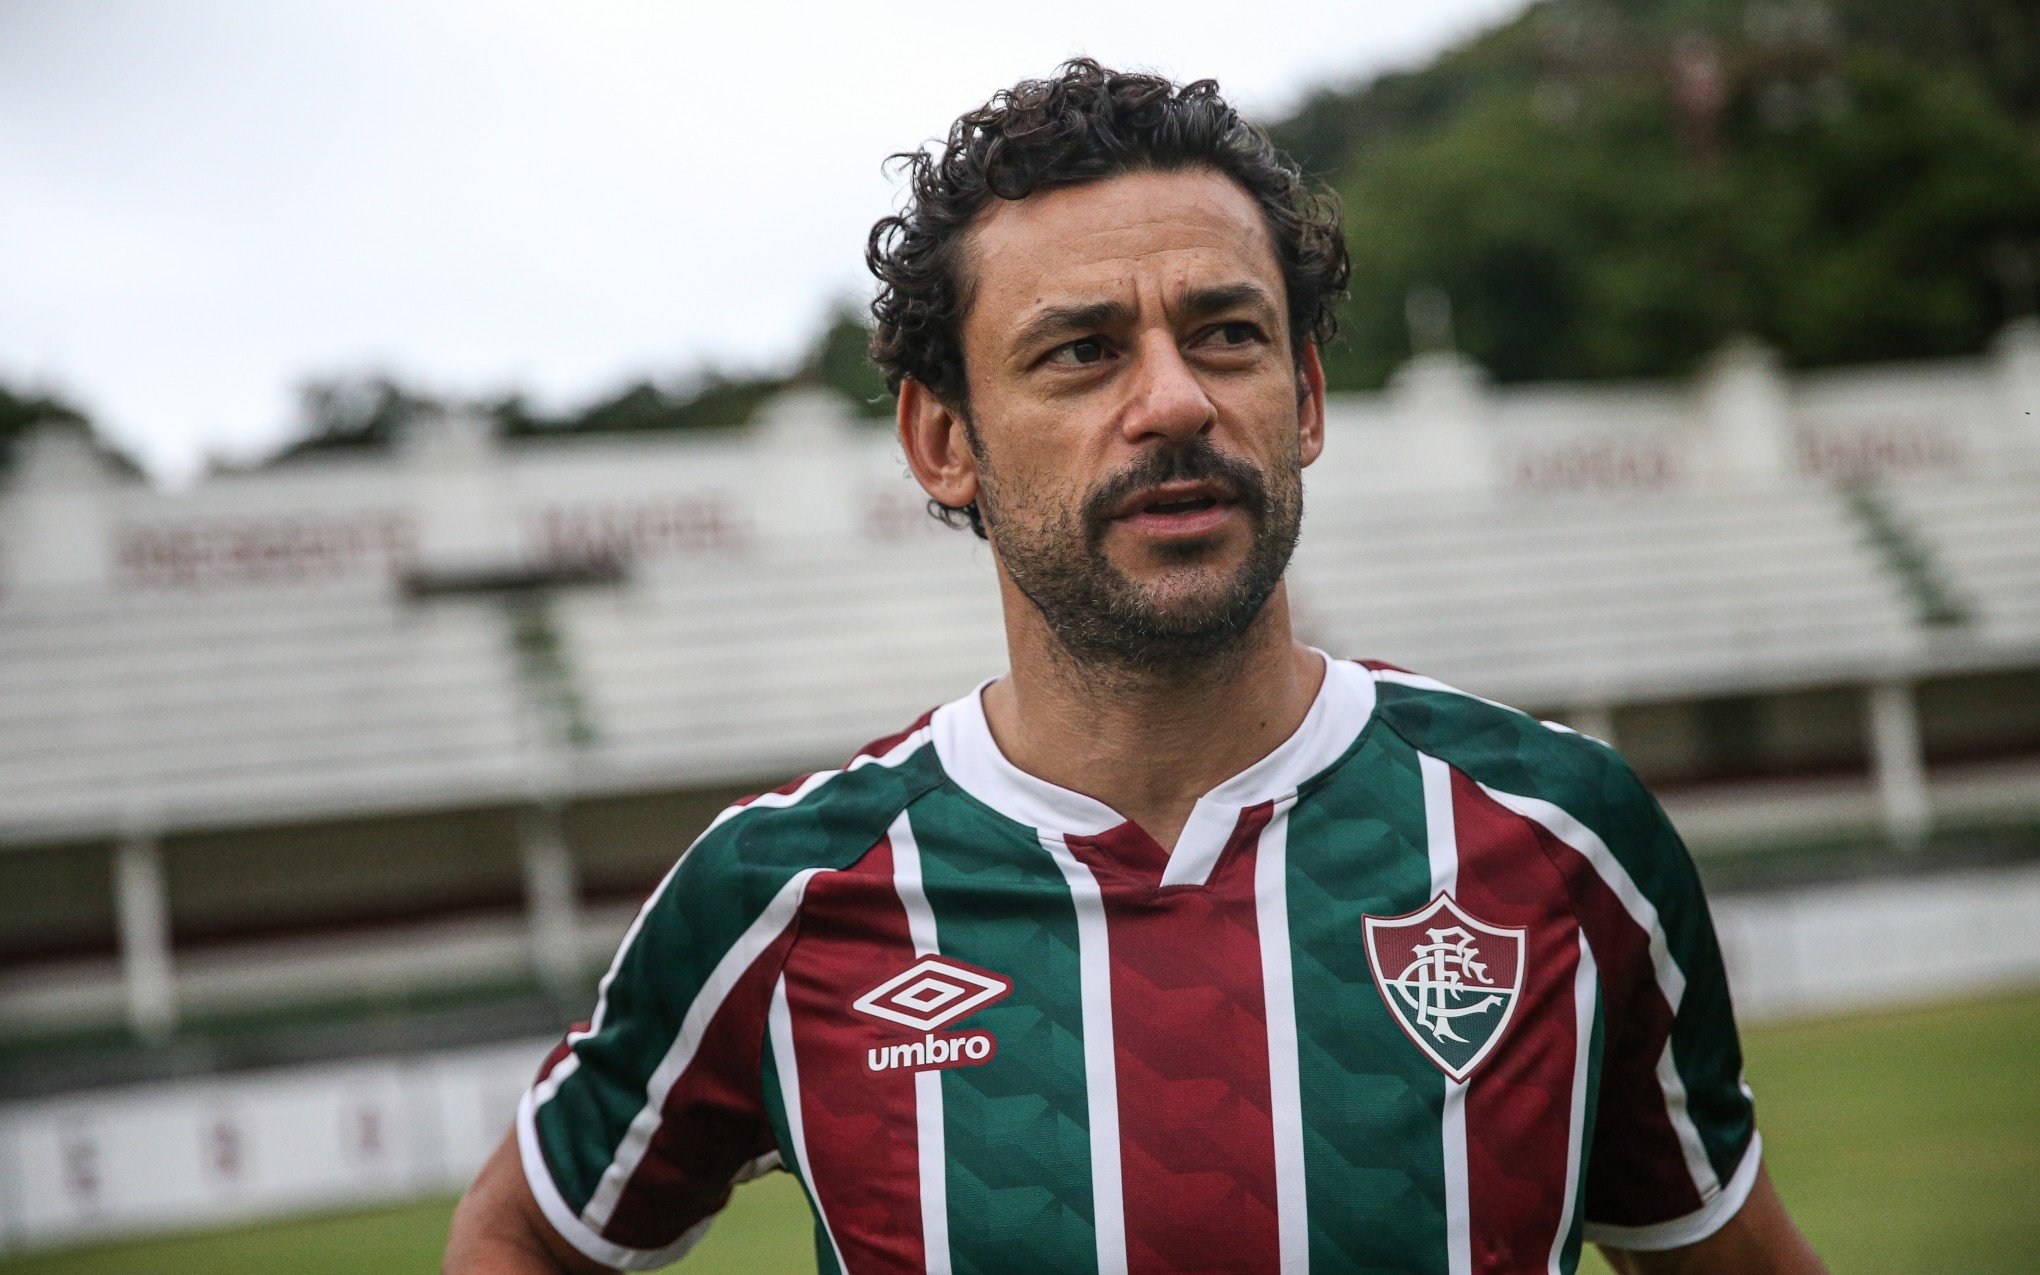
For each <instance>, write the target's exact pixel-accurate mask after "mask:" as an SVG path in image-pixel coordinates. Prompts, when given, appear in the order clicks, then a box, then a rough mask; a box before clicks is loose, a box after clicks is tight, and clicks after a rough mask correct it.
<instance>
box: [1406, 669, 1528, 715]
mask: <svg viewBox="0 0 2040 1275" xmlns="http://www.w3.org/2000/svg"><path fill="white" fill-rule="evenodd" d="M1371 671H1372V672H1373V674H1374V680H1375V681H1377V682H1393V683H1395V684H1396V685H1397V686H1408V687H1411V688H1413V689H1415V690H1419V691H1442V692H1444V693H1445V694H1447V695H1464V696H1465V697H1466V698H1468V699H1477V700H1479V701H1480V702H1481V703H1483V704H1491V705H1493V706H1494V707H1496V708H1501V709H1507V710H1508V711H1509V712H1511V713H1515V714H1516V715H1517V716H1519V717H1528V716H1529V714H1528V713H1525V712H1524V711H1523V710H1522V709H1520V708H1511V707H1510V706H1509V705H1507V704H1504V703H1502V702H1501V701H1499V700H1491V699H1489V698H1487V697H1486V696H1484V695H1475V694H1474V693H1473V692H1472V691H1462V690H1460V689H1459V688H1458V687H1456V686H1448V685H1446V684H1445V683H1443V682H1441V681H1439V680H1438V679H1437V678H1435V677H1425V676H1424V675H1423V674H1421V673H1405V672H1403V671H1401V670H1400V669H1392V668H1378V669H1373V670H1371Z"/></svg>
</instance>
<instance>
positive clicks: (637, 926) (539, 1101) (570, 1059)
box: [533, 832, 708, 1107]
mask: <svg viewBox="0 0 2040 1275" xmlns="http://www.w3.org/2000/svg"><path fill="white" fill-rule="evenodd" d="M707 835H708V834H707V833H706V832H703V833H702V836H707ZM700 844H701V837H696V838H695V839H694V844H693V845H690V846H688V847H687V848H688V849H689V850H692V849H693V848H694V846H696V845H700ZM686 859H687V856H686V855H685V854H682V855H681V856H680V857H679V858H678V859H675V860H674V861H673V866H672V867H670V868H667V869H666V875H665V876H663V877H660V878H659V885H658V888H657V889H655V890H653V891H652V893H651V895H650V897H648V898H646V899H645V901H644V904H643V906H641V907H639V908H638V910H637V915H636V916H634V917H632V918H631V919H630V928H629V929H627V930H625V931H624V932H623V941H622V942H621V943H618V944H617V945H616V955H614V956H612V957H610V958H609V968H608V969H607V970H605V971H603V974H602V981H601V982H599V983H597V984H596V985H595V1012H594V1013H592V1014H590V1015H589V1016H588V1026H587V1027H586V1028H584V1029H583V1030H581V1031H570V1032H568V1033H567V1056H566V1057H564V1058H562V1059H560V1061H559V1063H558V1064H557V1065H556V1066H554V1067H553V1069H552V1070H551V1071H549V1072H547V1073H546V1074H545V1075H544V1076H543V1077H541V1078H540V1080H539V1082H538V1084H537V1086H536V1087H535V1088H534V1090H533V1099H534V1101H533V1105H534V1106H535V1107H543V1106H544V1105H545V1104H546V1103H548V1102H551V1101H552V1098H553V1095H554V1094H556V1093H558V1092H559V1091H560V1086H561V1085H563V1084H565V1083H566V1080H567V1077H569V1076H571V1075H573V1074H574V1073H575V1072H576V1071H578V1070H580V1067H581V1055H579V1054H577V1053H575V1052H574V1046H576V1045H578V1044H580V1043H581V1042H582V1041H584V1040H587V1039H588V1038H589V1037H591V1036H596V1035H599V1034H601V1031H602V1024H603V1023H605V1022H606V1021H608V1018H609V987H610V984H612V983H614V982H616V972H617V971H618V970H620V969H622V968H623V958H624V955H625V954H626V953H628V952H629V951H630V945H631V944H632V943H635V942H636V941H637V936H638V931H639V930H642V929H643V928H644V927H645V918H646V917H648V916H650V915H651V914H652V909H653V908H654V907H656V906H657V905H658V902H659V899H660V897H661V896H663V895H664V894H665V893H666V887H668V886H669V885H671V884H672V883H673V877H674V874H675V873H677V872H679V871H680V865H681V864H682V863H683V862H685V861H686Z"/></svg>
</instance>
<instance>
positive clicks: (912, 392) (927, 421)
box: [899, 378, 978, 509]
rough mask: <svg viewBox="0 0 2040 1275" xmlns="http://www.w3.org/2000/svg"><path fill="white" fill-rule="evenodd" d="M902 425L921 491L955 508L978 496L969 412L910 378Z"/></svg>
mask: <svg viewBox="0 0 2040 1275" xmlns="http://www.w3.org/2000/svg"><path fill="white" fill-rule="evenodd" d="M899 424H900V450H901V451H903V452H905V453H906V456H907V467H908V468H909V469H911V470H913V471H914V481H916V482H918V483H920V484H921V490H923V491H925V492H927V493H928V495H929V496H930V497H931V498H933V499H934V500H935V501H937V502H938V503H940V504H944V505H947V506H949V507H950V508H951V509H961V508H962V507H963V506H965V505H968V504H971V503H973V502H974V501H976V500H977V497H978V467H977V455H976V453H974V452H972V451H971V449H970V435H969V433H968V427H967V426H966V425H965V424H964V419H963V413H961V412H959V411H957V410H956V409H955V408H953V407H951V406H949V405H948V404H947V403H944V402H943V401H942V400H941V399H939V398H937V397H935V395H934V394H932V393H930V392H929V390H928V387H927V386H925V385H923V384H921V383H920V382H919V381H916V380H913V379H911V378H909V379H907V380H903V381H901V382H900V401H899Z"/></svg>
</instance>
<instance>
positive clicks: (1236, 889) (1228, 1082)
mask: <svg viewBox="0 0 2040 1275" xmlns="http://www.w3.org/2000/svg"><path fill="white" fill-rule="evenodd" d="M1273 809H1274V808H1273V806H1272V804H1267V803H1264V804H1262V805H1259V806H1254V807H1250V808H1249V809H1248V810H1247V811H1246V812H1244V813H1243V814H1242V816H1241V818H1240V821H1239V824H1238V826H1237V827H1236V828H1235V829H1234V831H1233V835H1232V838H1231V839H1230V841H1229V842H1228V844H1227V846H1226V849H1225V851H1224V853H1223V854H1222V855H1221V857H1220V859H1219V862H1218V865H1217V867H1216V868H1215V869H1214V871H1213V872H1212V876H1211V880H1210V881H1209V882H1208V883H1207V884H1205V885H1203V886H1171V887H1169V888H1167V889H1160V888H1157V887H1156V885H1155V884H1154V883H1155V882H1156V881H1158V879H1159V869H1158V868H1157V867H1155V865H1156V863H1157V862H1158V861H1159V860H1160V859H1161V858H1162V857H1163V856H1162V854H1161V850H1160V848H1159V847H1158V846H1156V845H1155V843H1154V841H1153V840H1152V839H1151V838H1150V837H1148V835H1147V834H1146V833H1145V832H1143V831H1142V830H1141V829H1140V828H1139V827H1137V826H1135V825H1133V824H1130V823H1129V824H1122V825H1120V826H1119V827H1118V828H1114V829H1112V830H1111V831H1110V832H1107V833H1105V834H1103V835H1102V836H1098V837H1089V838H1080V837H1071V838H1068V844H1069V847H1070V850H1071V851H1072V853H1074V854H1076V855H1077V856H1078V857H1079V858H1081V859H1082V860H1083V861H1084V862H1085V864H1086V865H1087V866H1089V867H1090V868H1091V869H1092V871H1093V873H1094V874H1095V875H1096V877H1097V879H1098V883H1099V886H1100V888H1101V889H1102V891H1103V893H1104V900H1105V918H1106V926H1107V932H1108V935H1109V943H1110V949H1111V954H1112V1035H1113V1041H1114V1044H1115V1047H1116V1057H1117V1063H1118V1069H1119V1140H1120V1151H1121V1166H1122V1172H1121V1179H1122V1182H1123V1184H1124V1185H1123V1189H1124V1198H1125V1204H1126V1250H1127V1264H1128V1266H1129V1268H1130V1269H1131V1270H1132V1271H1135V1272H1148V1271H1152V1272H1164V1271H1167V1272H1202V1271H1211V1272H1216V1271H1236V1270H1239V1269H1242V1266H1241V1263H1242V1256H1241V1255H1243V1254H1257V1255H1266V1254H1270V1253H1273V1252H1275V1251H1276V1243H1277V1237H1276V1213H1275V1208H1276V1206H1275V1133H1274V1125H1273V1122H1272V1120H1271V1119H1270V1115H1269V1110H1270V1098H1269V1088H1268V1032H1267V1025H1266V1013H1265V1009H1264V1006H1263V1004H1262V998H1261V949H1260V938H1259V933H1258V930H1257V927H1256V923H1255V913H1254V855H1255V847H1256V842H1257V841H1258V839H1259V837H1260V834H1261V830H1262V829H1263V828H1265V827H1267V825H1268V819H1269V816H1270V815H1271V814H1272V812H1273ZM1130 865H1133V870H1132V871H1129V866H1130ZM1185 934H1194V935H1196V936H1197V939H1196V942H1194V943H1185V942H1183V941H1182V937H1183V935H1185ZM1256 1260H1257V1259H1249V1261H1248V1264H1249V1265H1253V1264H1255V1261H1256Z"/></svg>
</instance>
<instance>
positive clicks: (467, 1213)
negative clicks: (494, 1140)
mask: <svg viewBox="0 0 2040 1275" xmlns="http://www.w3.org/2000/svg"><path fill="white" fill-rule="evenodd" d="M609 1269H610V1268H609V1267H606V1266H601V1265H598V1264H597V1263H595V1262H592V1261H589V1260H588V1259H587V1258H586V1257H583V1256H582V1255H581V1254H579V1253H577V1252H575V1251H573V1250H572V1249H571V1248H569V1247H568V1246H567V1244H566V1241H564V1240H562V1239H560V1237H559V1236H558V1235H556V1234H554V1233H553V1229H552V1227H551V1226H549V1225H547V1223H546V1221H545V1218H544V1216H543V1215H542V1214H541V1213H540V1212H539V1209H538V1201H537V1200H535V1199H533V1198H532V1196H531V1188H530V1186H529V1185H527V1184H526V1182H525V1181H524V1167H523V1165H522V1164H521V1163H519V1161H518V1158H517V1140H516V1138H515V1136H514V1135H513V1136H511V1137H506V1138H504V1139H503V1141H502V1143H501V1144H500V1145H498V1146H497V1148H496V1150H495V1151H494V1152H493V1153H492V1154H491V1155H490V1156H489V1160H488V1163H486V1164H484V1165H483V1166H482V1171H481V1172H480V1173H478V1174H476V1175H475V1181H474V1185H473V1186H470V1187H469V1188H468V1191H467V1194H466V1195H464V1196H462V1197H461V1201H460V1206H459V1207H458V1208H456V1209H454V1211H453V1226H452V1228H451V1230H450V1231H449V1233H448V1235H447V1239H446V1258H445V1261H444V1262H443V1264H442V1266H441V1270H443V1271H444V1272H445V1275H600V1273H601V1272H605V1271H608V1270H609Z"/></svg>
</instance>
